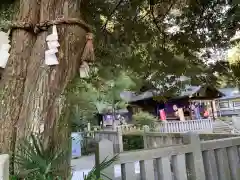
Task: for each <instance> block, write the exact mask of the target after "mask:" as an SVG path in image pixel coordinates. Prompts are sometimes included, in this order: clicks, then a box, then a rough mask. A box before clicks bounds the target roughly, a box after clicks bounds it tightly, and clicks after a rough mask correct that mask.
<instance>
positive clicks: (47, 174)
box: [14, 134, 69, 180]
mask: <svg viewBox="0 0 240 180" xmlns="http://www.w3.org/2000/svg"><path fill="white" fill-rule="evenodd" d="M67 158H69V151H68V150H67V149H66V150H64V151H59V150H58V151H54V150H53V147H50V146H47V147H46V146H44V143H43V141H42V139H41V138H40V136H39V135H33V134H32V135H31V136H30V137H29V138H26V139H23V140H22V141H21V143H20V144H19V147H18V148H17V154H15V158H14V159H15V163H16V164H17V166H18V168H19V172H18V173H17V177H18V178H24V179H26V180H28V179H29V180H32V179H38V180H53V179H58V180H61V179H62V178H61V176H60V171H59V169H61V168H60V166H61V164H62V163H63V162H64V160H65V159H67Z"/></svg>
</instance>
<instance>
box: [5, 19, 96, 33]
mask: <svg viewBox="0 0 240 180" xmlns="http://www.w3.org/2000/svg"><path fill="white" fill-rule="evenodd" d="M62 24H67V25H77V26H80V27H82V28H83V29H85V30H86V31H87V32H91V31H92V28H91V26H89V25H88V24H87V23H85V22H84V21H83V20H81V19H78V18H64V17H58V18H57V19H55V20H46V21H44V22H40V23H37V24H33V23H29V22H12V23H11V24H10V27H9V28H10V29H11V31H12V30H14V29H24V30H27V31H30V32H32V33H34V34H38V33H40V32H42V31H47V30H48V28H49V27H50V26H53V25H62Z"/></svg>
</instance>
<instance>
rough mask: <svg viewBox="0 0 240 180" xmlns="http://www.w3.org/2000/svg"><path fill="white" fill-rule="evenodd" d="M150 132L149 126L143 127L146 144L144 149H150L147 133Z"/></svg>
mask: <svg viewBox="0 0 240 180" xmlns="http://www.w3.org/2000/svg"><path fill="white" fill-rule="evenodd" d="M148 132H149V126H146V125H145V126H143V143H144V149H147V148H148V142H147V141H148V138H147V133H148Z"/></svg>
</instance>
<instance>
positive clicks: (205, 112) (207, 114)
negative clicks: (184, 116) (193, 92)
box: [203, 108, 209, 119]
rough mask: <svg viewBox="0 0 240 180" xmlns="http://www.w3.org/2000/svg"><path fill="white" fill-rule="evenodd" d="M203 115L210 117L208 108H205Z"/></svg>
mask: <svg viewBox="0 0 240 180" xmlns="http://www.w3.org/2000/svg"><path fill="white" fill-rule="evenodd" d="M203 117H204V118H206V119H207V118H208V117H209V112H208V110H207V109H206V108H205V109H204V112H203Z"/></svg>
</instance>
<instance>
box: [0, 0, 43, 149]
mask: <svg viewBox="0 0 240 180" xmlns="http://www.w3.org/2000/svg"><path fill="white" fill-rule="evenodd" d="M36 2H37V1H34V0H21V2H20V9H21V11H20V12H19V14H18V15H17V17H16V20H17V21H24V22H28V23H37V22H38V21H39V10H40V9H39V6H38V5H37V4H36ZM35 40H36V38H35V36H34V35H33V34H32V33H30V32H27V31H24V30H20V29H19V30H15V31H14V32H13V33H12V43H11V46H12V48H11V52H10V54H11V56H10V58H9V61H8V65H7V67H6V69H5V70H4V72H3V77H2V80H1V91H2V92H1V93H2V95H1V99H0V102H1V106H0V128H1V130H0V151H2V152H5V153H8V152H9V151H10V146H11V142H12V140H13V139H15V138H14V137H13V135H14V134H15V133H14V127H15V126H16V123H17V122H18V120H19V115H20V112H21V110H22V108H23V106H22V105H23V92H24V87H25V85H24V83H25V79H26V77H27V65H28V62H29V57H30V55H31V49H32V47H33V45H34V43H35ZM13 144H14V142H13ZM12 148H14V147H12Z"/></svg>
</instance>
